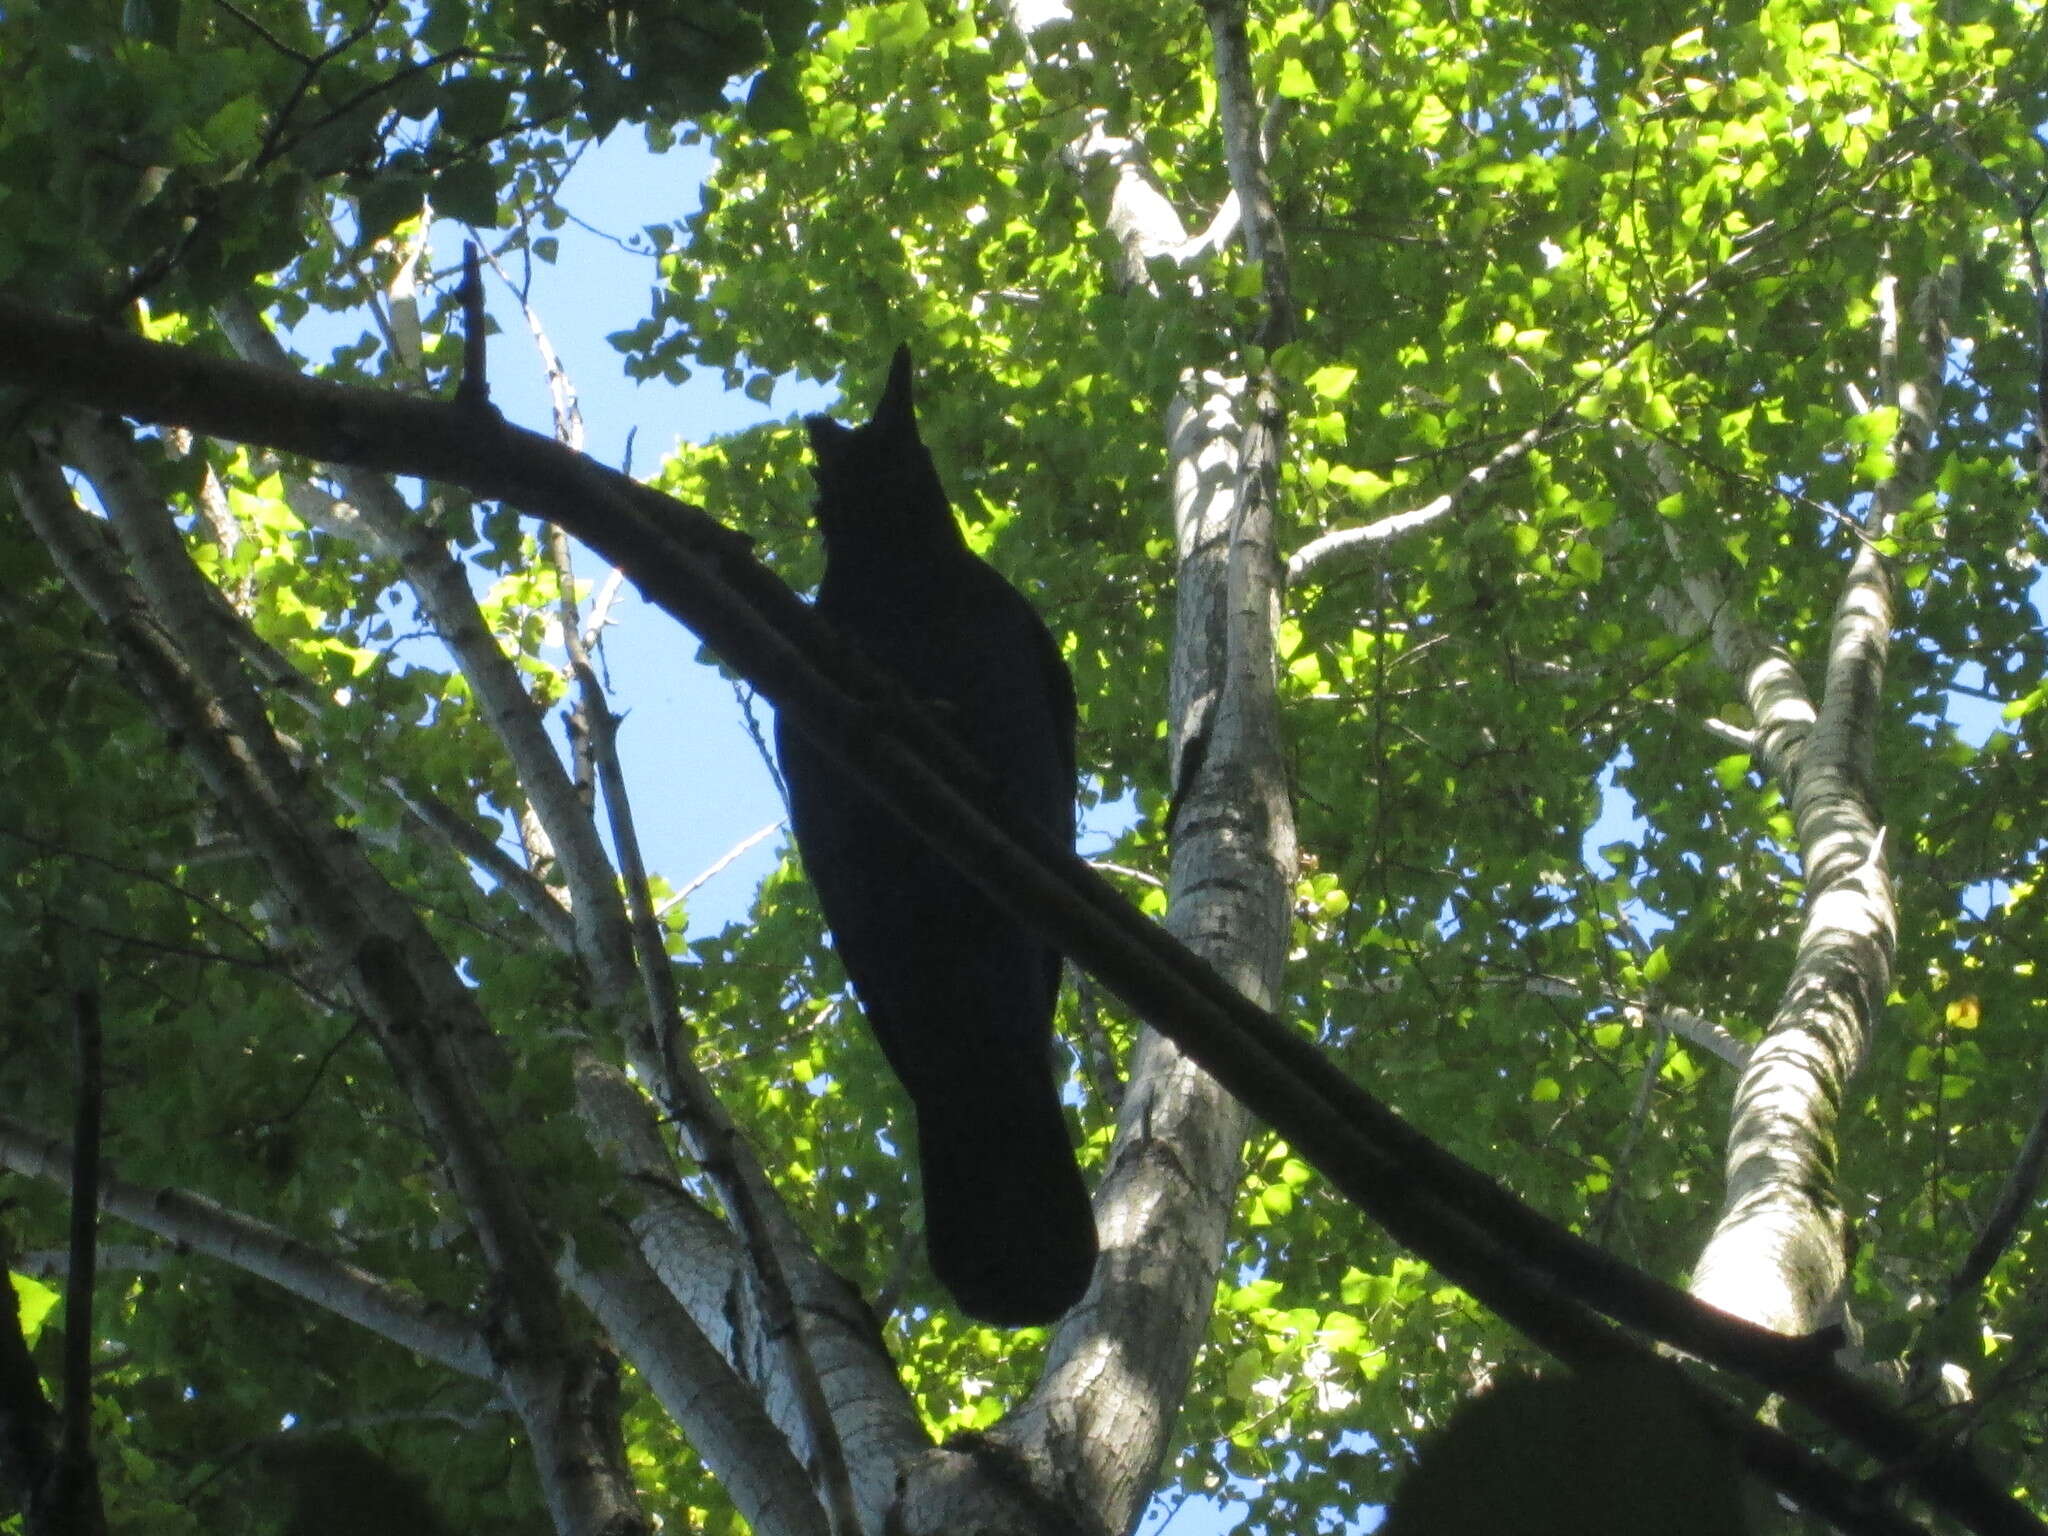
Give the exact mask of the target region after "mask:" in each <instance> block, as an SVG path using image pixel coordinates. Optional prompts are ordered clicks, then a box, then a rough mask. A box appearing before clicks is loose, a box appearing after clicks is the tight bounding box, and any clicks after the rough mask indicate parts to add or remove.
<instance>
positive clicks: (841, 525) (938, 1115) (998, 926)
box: [775, 347, 1096, 1326]
mask: <svg viewBox="0 0 2048 1536" xmlns="http://www.w3.org/2000/svg"><path fill="white" fill-rule="evenodd" d="M910 378H911V362H910V349H909V348H908V347H901V348H898V349H897V352H896V356H895V359H894V361H893V363H892V364H891V367H890V370H889V381H888V385H887V387H886V388H885V389H884V390H883V392H882V397H881V401H880V403H879V404H877V405H876V407H875V412H874V415H873V417H872V418H871V419H870V420H869V421H868V422H866V423H865V424H864V425H862V426H859V427H854V428H848V427H845V426H842V425H841V424H840V423H838V422H836V421H833V420H832V419H831V418H830V417H826V416H813V417H811V418H809V420H808V422H807V423H806V425H807V426H808V428H809V431H810V439H811V448H812V452H813V454H814V455H815V457H816V460H817V467H816V476H817V483H818V500H817V517H818V527H819V531H820V532H821V534H822V535H823V537H824V543H825V575H824V580H823V581H822V582H821V583H820V585H819V587H818V597H817V611H818V612H819V614H820V615H822V616H823V617H824V618H825V619H826V620H827V621H828V622H829V623H830V624H831V625H832V627H833V628H834V629H836V630H837V631H838V632H839V633H840V634H841V635H843V636H844V637H846V639H848V640H849V641H851V642H853V643H854V644H855V645H856V646H858V647H859V649H860V650H861V651H862V652H863V653H864V654H865V655H866V656H867V658H868V659H869V660H870V661H873V662H875V663H877V664H878V665H880V666H882V667H884V668H886V669H887V670H889V671H890V672H892V673H894V674H895V676H896V677H897V678H899V679H900V680H901V681H902V682H903V684H904V685H905V686H906V688H907V689H908V690H909V691H910V693H911V694H912V695H913V696H914V697H915V698H917V699H918V700H919V701H920V702H922V703H925V704H927V705H928V706H930V707H931V708H932V711H933V713H934V715H935V716H936V717H937V718H938V720H939V721H940V722H941V724H942V725H944V726H945V727H946V728H947V729H949V730H950V731H952V733H953V734H954V735H955V736H956V737H957V738H958V740H959V741H960V742H961V743H962V745H963V746H965V748H966V749H967V750H968V751H969V752H970V753H972V754H973V755H974V756H975V757H976V758H977V759H978V760H979V761H980V763H981V764H982V766H983V767H985V768H986V769H987V770H988V772H989V773H990V775H991V776H992V777H993V779H994V780H995V783H996V785H997V787H998V790H999V793H1000V794H1001V795H1002V797H1003V798H1004V799H1005V800H1006V801H1007V803H1008V805H1009V806H1010V808H1011V809H1012V810H1013V811H1014V812H1015V813H1016V814H1017V815H1018V816H1019V817H1020V818H1022V819H1023V820H1025V821H1028V822H1029V823H1030V824H1032V825H1033V826H1036V827H1039V828H1042V829H1043V830H1044V831H1045V832H1047V833H1049V834H1051V835H1052V836H1054V837H1056V838H1058V839H1059V840H1060V842H1061V843H1062V845H1063V846H1068V845H1071V844H1072V842H1073V838H1074V713H1075V711H1074V685H1073V680H1072V679H1071V678H1070V677H1069V675H1068V673H1067V668H1066V663H1065V662H1064V661H1063V660H1062V659H1061V657H1060V653H1059V647H1058V645H1057V644H1056V643H1055V642H1054V640H1053V638H1052V635H1051V634H1050V633H1049V632H1048V631H1047V630H1046V627H1045V625H1044V623H1043V622H1042V621H1041V620H1040V619H1039V617H1038V615H1037V614H1036V613H1035V612H1034V611H1033V610H1032V608H1031V605H1030V604H1029V603H1028V602H1026V601H1025V599H1024V598H1023V596H1022V595H1021V594H1020V593H1019V592H1018V591H1017V590H1016V588H1014V587H1012V586H1011V585H1010V584H1009V583H1008V582H1007V581H1005V580H1004V579H1003V578H1002V577H1001V576H1000V575H998V574H997V573H996V572H995V570H994V569H993V568H991V567H990V566H988V565H987V564H985V563H984V562H982V561H981V560H980V559H978V558H976V556H975V555H974V554H973V553H972V552H971V551H970V550H969V549H968V548H967V544H966V541H965V540H964V539H963V538H962V537H961V534H960V529H959V526H958V525H957V524H956V523H955V522H954V521H953V514H952V510H951V508H950V507H949V506H948V504H947V501H946V493H945V490H944V488H943V487H942V486H941V485H940V483H939V476H938V470H937V468H936V467H935V466H934V465H933V463H932V457H931V454H930V452H929V451H928V450H927V449H926V448H925V446H924V443H923V441H922V439H920V438H919V436H918V431H917V420H916V416H915V414H914V411H913V408H912V401H911V382H910ZM775 745H776V754H777V756H778V757H779V758H780V759H781V762H782V774H783V778H784V780H785V782H786V783H787V785H788V787H789V805H790V820H791V823H792V826H793V827H794V829H795V832H796V842H797V848H798V850H799V852H801V853H802V855H803V861H804V867H805V869H806V870H807V872H808V873H809V875H810V879H811V884H812V886H813V887H814V888H815V889H816V891H817V893H818V902H819V905H820V906H821V907H822V908H823V909H824V913H825V922H826V924H827V926H828V927H829V928H830V929H831V931H832V939H833V944H834V946H835V948H836V949H837V950H838V952H839V957H840V960H841V961H842V962H843V963H844V965H845V967H846V974H847V976H848V977H849V978H850V979H851V980H852V982H853V990H854V992H855V994H856V995H857V996H858V997H859V998H860V1003H861V1008H862V1011H863V1012H864V1013H865V1015H866V1017H867V1021H868V1027H869V1028H870V1029H872V1030H873V1031H874V1035H875V1039H876V1041H877V1042H878V1043H879V1044H880V1045H881V1047H882V1054H883V1055H884V1056H885V1057H887V1058H888V1062H889V1065H890V1067H891V1069H892V1070H893V1071H894V1072H895V1074H896V1076H897V1078H898V1080H899V1081H901V1083H902V1084H903V1087H904V1089H905V1090H906V1091H907V1092H908V1094H909V1096H910V1102H911V1105H912V1107H913V1109H914V1110H915V1112H916V1117H917V1144H918V1161H919V1167H920V1169H921V1172H922V1177H923V1185H924V1207H925V1239H926V1247H927V1249H928V1251H929V1254H930V1258H931V1266H932V1271H933V1273H934V1274H936V1275H937V1276H938V1278H939V1280H940V1282H941V1283H942V1284H943V1285H944V1286H945V1287H946V1289H947V1290H948V1291H950V1292H951V1293H952V1295H953V1298H954V1300H955V1301H956V1302H958V1303H959V1305H960V1307H961V1309H962V1310H963V1311H965V1312H967V1313H968V1314H970V1315H971V1316H974V1317H977V1318H980V1319H982V1320H983V1321H985V1322H991V1323H999V1324H1004V1325H1008V1326H1019V1325H1023V1324H1030V1323H1045V1322H1050V1321H1051V1320H1052V1319H1054V1318H1056V1317H1058V1316H1059V1315H1060V1314H1061V1313H1063V1312H1065V1311H1066V1310H1067V1309H1068V1308H1069V1307H1071V1306H1072V1305H1073V1304H1074V1303H1075V1302H1076V1301H1078V1300H1079V1299H1080V1297H1081V1293H1082V1292H1083V1291H1085V1290H1086V1289H1087V1287H1088V1279H1089V1276H1090V1274H1091V1273H1092V1272H1093V1270H1094V1266H1095V1253H1096V1245H1095V1220H1094V1215H1093V1213H1092V1211H1091V1210H1090V1208H1089V1204H1088V1192H1087V1188H1086V1186H1085V1185H1084V1184H1083V1183H1082V1181H1081V1175H1080V1170H1079V1169H1078V1168H1077V1167H1076V1165H1075V1162H1074V1152H1073V1145H1072V1142H1071V1140H1070V1138H1069V1136H1068V1132H1067V1125H1066V1119H1065V1117H1064V1115H1063V1114H1062V1113H1061V1110H1060V1102H1059V1089H1058V1084H1057V1082H1056V1080H1055V1077H1054V1074H1053V1048H1052V1016H1053V1005H1054V1003H1055V1001H1056V999H1057V996H1058V992H1059V975H1060V957H1059V952H1058V951H1057V950H1056V949H1054V948H1053V947H1052V946H1051V945H1049V944H1047V943H1046V942H1045V941H1044V940H1043V939H1040V938H1038V937H1037V936H1036V935H1034V934H1033V933H1032V932H1031V931H1030V930H1029V929H1027V928H1026V927H1025V926H1024V925H1023V924H1021V923H1019V922H1018V921H1017V920H1016V919H1014V918H1012V917H1010V916H1008V915H1007V914H1006V913H1004V912H1003V911H1002V910H1001V909H999V908H998V907H997V906H996V905H995V903H994V902H992V901H990V900H989V899H988V897H987V896H985V895H983V894H982V892H981V890H980V889H979V888H978V887H977V886H976V885H975V884H974V883H973V882H972V881H971V880H970V879H968V877H967V876H966V875H964V874H962V873H961V872H960V871H959V870H957V869H956V868H955V867H954V866H953V865H952V864H951V863H949V862H948V861H947V860H946V859H945V858H944V857H943V856H942V855H941V854H939V852H938V851H937V850H936V849H934V848H932V847H930V846H929V845H928V844H926V843H925V842H924V841H923V840H922V839H920V838H919V837H918V836H917V835H916V834H915V833H914V832H912V831H911V830H910V829H909V828H908V827H907V826H905V825H904V824H903V823H902V822H901V821H900V820H899V819H898V818H897V817H896V815H895V813H894V812H892V811H890V810H888V809H887V808H886V807H885V806H883V805H882V803H881V802H880V801H878V800H876V799H875V798H874V797H873V796H871V795H870V794H869V793H868V792H867V791H866V790H865V789H863V788H862V787H861V785H860V784H859V783H858V782H857V781H856V780H855V779H854V778H853V777H852V776H851V775H849V774H848V773H846V772H845V770H843V769H842V768H841V767H840V766H839V764H838V763H837V762H836V761H834V760H833V759H832V758H831V757H829V756H828V755H826V754H825V753H824V752H822V751H820V750H819V749H818V748H817V747H816V746H814V745H813V744H812V743H811V742H810V740H809V739H808V738H807V737H805V736H804V735H803V734H802V733H801V731H800V730H799V729H797V728H795V727H794V726H792V725H791V724H790V723H789V722H787V721H786V720H784V719H781V718H778V719H777V721H776V728H775Z"/></svg>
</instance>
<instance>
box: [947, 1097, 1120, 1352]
mask: <svg viewBox="0 0 2048 1536" xmlns="http://www.w3.org/2000/svg"><path fill="white" fill-rule="evenodd" d="M999 1082H1000V1091H996V1087H997V1085H996V1084H993V1083H992V1084H991V1085H990V1088H989V1090H987V1091H983V1092H979V1093H975V1094H967V1095H962V1094H947V1095H943V1096H941V1095H936V1094H933V1095H926V1096H924V1098H923V1099H922V1100H921V1101H920V1102H919V1104H918V1116H917V1121H918V1153H919V1161H920V1163H921V1164H922V1166H923V1169H924V1209H925V1242H926V1246H927V1248H928V1249H929V1250H930V1255H931V1264H932V1272H933V1273H934V1274H935V1275H937V1276H938V1278H939V1282H940V1283H941V1284H942V1285H944V1286H945V1287H946V1289H947V1290H948V1291H950V1292H952V1293H953V1299H954V1300H955V1301H956V1302H958V1303H959V1305H960V1308H961V1310H962V1311H964V1312H966V1313H968V1314H969V1315H970V1316H973V1317H978V1318H980V1319H981V1320H982V1321H983V1322H989V1323H997V1324H1001V1325H1003V1326H1006V1327H1018V1326H1023V1325H1025V1324H1031V1323H1049V1322H1051V1321H1052V1320H1053V1319H1054V1318H1056V1317H1058V1316H1059V1315H1060V1314H1061V1313H1063V1312H1065V1311H1066V1310H1067V1309H1068V1308H1069V1307H1071V1306H1073V1304H1074V1303H1075V1302H1077V1301H1079V1300H1080V1299H1081V1293H1082V1292H1083V1291H1085V1290H1087V1289H1088V1278H1089V1276H1090V1275H1091V1274H1093V1273H1094V1270H1095V1214H1094V1212H1093V1211H1092V1210H1091V1209H1090V1208H1089V1204H1088V1189H1087V1186H1086V1185H1085V1184H1083V1183H1082V1182H1081V1171H1080V1169H1079V1168H1078V1167H1077V1166H1075V1163H1074V1148H1073V1144H1072V1142H1071V1141H1070V1140H1069V1139H1068V1136H1067V1123H1066V1119H1065V1117H1064V1116H1063V1115H1062V1114H1061V1113H1060V1105H1059V1097H1058V1095H1057V1093H1056V1092H1055V1090H1054V1088H1053V1084H1052V1079H1051V1074H1050V1073H1049V1072H1037V1073H1034V1072H1030V1071H1028V1070H1027V1071H1026V1072H1023V1073H1020V1074H1017V1075H1015V1076H1008V1077H1004V1078H1002V1079H1000V1080H999Z"/></svg>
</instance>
